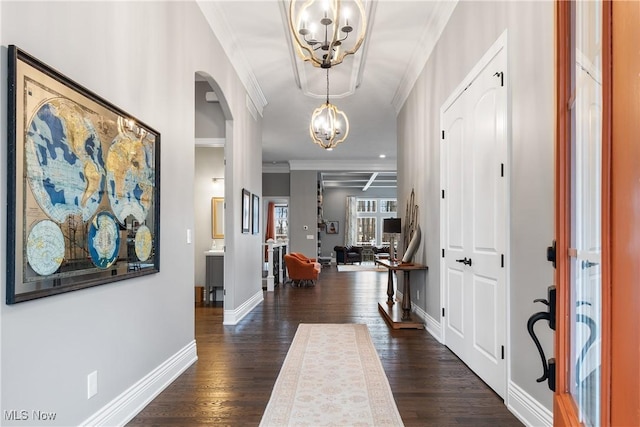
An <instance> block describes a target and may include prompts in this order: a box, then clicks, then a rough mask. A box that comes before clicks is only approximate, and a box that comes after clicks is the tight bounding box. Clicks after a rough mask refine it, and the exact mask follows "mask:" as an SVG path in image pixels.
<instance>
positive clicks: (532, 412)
mask: <svg viewBox="0 0 640 427" xmlns="http://www.w3.org/2000/svg"><path fill="white" fill-rule="evenodd" d="M507 408H509V410H510V411H511V412H512V413H513V415H515V416H516V417H517V418H518V419H519V420H520V421H522V422H523V423H524V425H526V426H532V427H534V426H535V427H542V426H544V427H551V426H553V412H551V411H550V410H549V409H547V408H545V407H544V406H542V405H541V404H540V402H538V401H537V400H535V399H534V398H533V397H531V395H530V394H528V393H527V392H525V391H524V390H523V389H522V388H520V387H519V386H518V385H516V384H514V383H513V382H512V381H509V390H508V392H507Z"/></svg>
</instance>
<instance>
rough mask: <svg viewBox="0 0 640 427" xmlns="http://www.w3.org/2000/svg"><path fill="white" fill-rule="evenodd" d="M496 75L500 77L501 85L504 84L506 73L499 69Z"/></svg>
mask: <svg viewBox="0 0 640 427" xmlns="http://www.w3.org/2000/svg"><path fill="white" fill-rule="evenodd" d="M494 76H498V77H500V86H504V73H503V72H502V71H498V72H496V73H495V74H494Z"/></svg>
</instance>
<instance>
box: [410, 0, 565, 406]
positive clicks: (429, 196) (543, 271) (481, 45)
mask: <svg viewBox="0 0 640 427" xmlns="http://www.w3.org/2000/svg"><path fill="white" fill-rule="evenodd" d="M553 23H554V9H553V3H552V2H550V1H533V2H500V1H498V2H473V1H463V2H459V3H458V5H457V6H456V9H455V10H454V12H453V14H452V16H451V18H450V20H449V22H448V24H447V26H446V28H445V29H444V31H443V33H442V37H441V38H440V40H439V41H438V43H437V45H436V46H435V49H434V50H433V52H432V54H431V56H430V58H429V60H428V61H427V63H426V65H425V67H424V69H423V71H422V73H421V74H420V76H419V78H418V80H417V82H416V83H415V85H414V87H413V90H412V92H411V93H410V95H409V97H408V99H407V100H406V102H405V104H404V106H403V108H402V110H401V112H400V114H399V116H398V182H399V187H398V188H399V189H398V197H399V202H400V203H399V208H400V209H401V210H402V209H404V207H405V205H406V200H407V198H408V197H409V194H410V192H411V189H412V188H415V191H416V202H417V204H418V205H419V206H420V226H421V228H422V230H423V239H422V240H423V244H422V247H421V250H420V251H419V252H418V253H417V255H416V260H417V261H419V262H423V263H425V264H427V265H428V266H429V271H428V273H427V274H426V275H425V279H424V282H423V283H417V282H418V281H416V282H414V281H413V280H412V292H416V291H417V290H418V289H420V290H423V292H424V293H421V295H424V294H425V293H426V304H425V301H418V302H417V304H418V305H420V306H421V307H422V308H423V309H425V310H426V312H427V313H428V314H429V315H430V316H432V317H433V318H435V319H436V320H438V321H439V320H440V271H439V264H440V247H439V240H440V237H439V236H440V232H439V229H440V217H439V205H440V183H439V177H440V148H439V147H440V143H441V142H440V107H441V106H442V104H443V103H444V101H445V100H446V99H447V97H448V96H449V95H450V94H451V92H452V91H453V90H454V89H455V88H456V86H457V85H458V84H459V83H460V82H461V81H462V80H463V79H464V77H465V76H466V75H467V73H468V72H469V71H470V70H471V69H472V68H473V66H474V65H475V64H476V63H477V62H478V61H479V59H480V58H481V57H482V56H483V54H484V53H485V52H486V51H487V49H488V48H489V47H490V46H491V45H492V44H493V43H494V42H495V40H496V39H497V38H498V37H499V36H500V34H502V33H503V31H504V30H505V29H508V56H509V72H508V74H507V75H506V79H508V80H509V84H510V88H511V94H510V96H511V100H510V102H511V153H510V162H511V164H510V165H509V168H508V173H509V174H510V182H511V190H510V206H509V209H510V215H511V226H510V233H511V235H510V246H511V259H508V260H507V262H508V263H509V267H510V270H509V271H510V279H509V281H510V287H511V290H510V300H509V304H510V312H509V313H510V318H509V325H510V326H509V327H510V348H509V347H508V348H507V352H508V355H509V360H510V380H511V381H512V382H513V383H514V384H515V385H517V386H518V387H519V388H520V389H521V390H522V391H524V393H525V394H527V395H529V396H530V397H532V398H533V399H535V400H536V401H537V402H540V403H541V404H542V405H543V406H544V407H546V408H547V409H548V410H550V409H551V407H552V393H551V392H550V391H549V390H548V388H547V386H546V383H542V384H540V383H536V381H535V379H536V378H537V377H538V376H540V374H541V371H542V367H541V364H540V360H539V357H538V354H537V352H536V349H535V346H534V344H533V342H532V341H531V339H530V338H529V336H528V334H527V330H526V322H527V318H528V317H529V316H530V315H531V314H533V313H534V312H535V311H540V310H543V309H544V307H543V306H541V305H540V304H535V305H534V303H533V300H534V299H535V298H546V295H547V293H546V288H547V286H549V285H551V284H552V283H553V268H552V266H551V264H550V263H548V262H547V261H546V260H545V248H546V246H548V245H549V244H550V243H551V241H552V239H553V223H554V222H553V221H554V220H553V191H554V190H553V188H554V187H553V170H554V169H553V165H554V88H553V84H554V74H553V70H554V44H553V40H554V25H553ZM414 283H416V284H415V286H414ZM413 297H414V298H415V295H413ZM539 328H540V329H539V330H540V332H541V335H542V336H543V337H542V338H543V340H542V341H543V346H544V347H545V348H546V349H547V352H549V351H551V350H552V349H553V334H552V333H551V332H550V331H549V329H548V328H546V327H542V326H539ZM536 329H537V330H538V328H536ZM508 404H510V402H508Z"/></svg>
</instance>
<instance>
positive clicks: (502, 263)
mask: <svg viewBox="0 0 640 427" xmlns="http://www.w3.org/2000/svg"><path fill="white" fill-rule="evenodd" d="M500 267H501V268H504V254H502V255H500Z"/></svg>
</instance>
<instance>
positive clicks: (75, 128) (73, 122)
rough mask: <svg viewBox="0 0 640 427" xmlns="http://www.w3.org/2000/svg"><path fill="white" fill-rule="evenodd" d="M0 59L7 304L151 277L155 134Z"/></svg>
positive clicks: (21, 59) (20, 63)
mask: <svg viewBox="0 0 640 427" xmlns="http://www.w3.org/2000/svg"><path fill="white" fill-rule="evenodd" d="M8 54H9V55H8V72H9V78H8V81H9V90H8V99H7V107H8V108H7V111H8V122H7V123H8V126H7V136H8V144H7V145H8V162H7V164H8V167H7V169H8V177H7V183H8V185H7V188H8V191H7V205H8V214H7V218H8V223H7V292H6V302H7V304H14V303H19V302H23V301H28V300H32V299H36V298H42V297H47V296H51V295H55V294H61V293H64V292H69V291H75V290H78V289H83V288H86V287H90V286H96V285H102V284H105V283H109V282H113V281H116V280H123V279H127V278H131V277H136V276H140V275H146V274H152V273H157V272H158V271H160V261H159V260H160V199H159V195H160V134H159V133H158V132H157V131H155V130H154V129H152V128H151V127H149V126H147V125H146V124H144V123H142V122H141V121H139V120H137V119H136V118H134V117H132V116H131V115H130V114H128V113H126V112H124V111H123V110H121V109H119V108H118V107H116V106H114V105H112V104H110V103H109V102H107V101H106V100H105V99H103V98H101V97H100V96H98V95H96V94H95V93H93V92H91V91H89V90H88V89H86V88H84V87H82V86H80V85H79V84H77V83H75V82H74V81H72V80H70V79H69V78H68V77H66V76H64V75H62V74H60V73H59V72H57V71H56V70H54V69H52V68H50V67H49V66H47V65H45V64H43V63H42V62H40V61H38V60H37V59H35V58H34V57H32V56H30V55H29V54H27V53H26V52H24V51H22V50H20V49H19V48H17V47H16V46H13V45H10V46H9V49H8Z"/></svg>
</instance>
